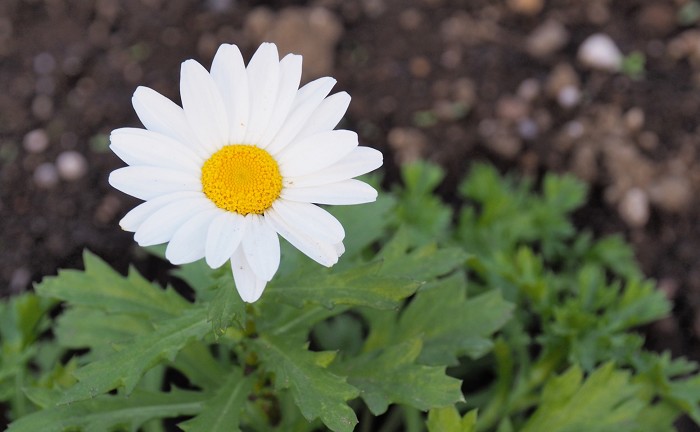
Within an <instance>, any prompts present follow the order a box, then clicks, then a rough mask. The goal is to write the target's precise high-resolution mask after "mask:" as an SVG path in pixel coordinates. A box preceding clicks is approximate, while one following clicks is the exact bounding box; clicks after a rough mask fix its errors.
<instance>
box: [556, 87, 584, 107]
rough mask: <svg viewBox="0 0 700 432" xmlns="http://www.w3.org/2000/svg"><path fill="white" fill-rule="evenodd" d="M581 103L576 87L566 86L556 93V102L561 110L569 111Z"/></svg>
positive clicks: (579, 91) (579, 92) (579, 93)
mask: <svg viewBox="0 0 700 432" xmlns="http://www.w3.org/2000/svg"><path fill="white" fill-rule="evenodd" d="M580 101H581V90H579V88H578V87H577V86H573V85H568V86H566V87H564V88H562V89H561V90H559V93H557V102H558V103H559V105H560V106H561V107H562V108H566V109H570V108H573V107H575V106H576V105H578V104H579V102H580Z"/></svg>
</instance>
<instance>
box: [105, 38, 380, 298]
mask: <svg viewBox="0 0 700 432" xmlns="http://www.w3.org/2000/svg"><path fill="white" fill-rule="evenodd" d="M301 65H302V58H301V56H299V55H295V54H289V55H287V56H285V57H284V58H283V59H282V60H280V59H279V55H278V52H277V47H276V46H275V45H274V44H272V43H264V44H262V45H261V46H260V48H258V50H257V51H256V52H255V54H254V55H253V57H252V59H251V60H250V63H249V64H248V66H247V67H246V66H245V64H244V62H243V57H242V56H241V52H240V50H239V49H238V47H236V46H235V45H222V46H221V47H220V48H219V50H218V51H217V53H216V56H215V57H214V61H213V63H212V66H211V71H209V72H208V71H207V70H206V69H205V68H204V67H203V66H202V65H200V64H199V63H197V62H196V61H194V60H188V61H186V62H184V63H183V64H182V68H181V77H180V94H181V97H182V108H180V107H179V106H177V105H176V104H175V103H173V102H172V101H170V100H169V99H167V98H165V97H164V96H162V95H160V94H159V93H157V92H156V91H154V90H152V89H150V88H147V87H139V88H138V89H137V90H136V92H135V93H134V97H133V105H134V109H135V110H136V113H137V114H138V116H139V119H140V120H141V122H142V123H143V124H144V126H145V127H146V129H135V128H122V129H117V130H115V131H113V132H112V134H111V137H110V140H111V145H110V148H111V149H112V150H113V151H114V153H116V154H117V155H118V156H119V157H120V158H121V159H122V160H123V161H124V162H126V163H127V164H129V165H130V166H128V167H126V168H121V169H118V170H116V171H114V172H113V173H112V174H111V175H110V177H109V183H110V184H111V185H112V186H114V187H115V188H117V189H119V190H121V191H122V192H124V193H127V194H129V195H132V196H134V197H136V198H139V199H142V200H145V202H144V203H143V204H141V205H139V206H138V207H136V208H134V209H133V210H132V211H131V212H129V213H128V214H127V215H126V216H125V217H124V218H123V219H122V220H121V222H120V225H121V227H122V228H123V229H124V230H127V231H132V232H134V233H135V235H134V238H135V240H136V241H137V242H138V244H139V245H140V246H152V245H156V244H161V243H166V242H167V243H168V247H167V249H166V251H165V256H166V257H167V259H168V260H169V261H170V262H172V263H173V264H186V263H190V262H193V261H197V260H199V259H202V258H204V259H205V260H206V263H207V264H208V265H209V266H210V267H212V268H218V267H220V266H221V265H223V264H224V263H225V262H226V261H230V262H231V269H232V271H233V278H234V279H235V281H236V289H237V290H238V293H239V294H240V296H241V298H242V299H243V301H246V302H254V301H256V300H258V299H259V298H260V296H261V295H262V293H263V290H264V289H265V285H266V284H267V283H268V282H269V281H270V280H271V279H272V277H273V276H274V275H275V273H276V272H277V269H278V267H279V263H280V244H279V238H278V234H279V235H281V236H282V237H284V238H285V239H286V240H287V241H288V242H289V243H291V244H292V245H294V246H295V247H296V248H298V249H299V250H300V251H302V252H303V253H304V254H306V255H307V256H308V257H310V258H311V259H313V260H314V261H316V262H318V263H319V264H322V265H324V266H327V267H330V266H332V265H334V264H335V263H337V262H338V257H339V256H340V255H341V254H342V253H343V251H344V247H343V238H344V237H345V231H344V230H343V227H342V225H341V224H340V223H339V222H338V220H337V219H336V218H334V217H333V216H332V215H331V214H330V213H328V212H327V211H326V210H324V209H323V208H321V207H319V206H317V205H316V204H335V205H338V204H360V203H367V202H372V201H374V200H375V199H376V197H377V192H376V191H375V190H374V189H373V188H372V187H371V186H369V185H367V184H366V183H364V182H362V181H359V180H355V179H354V177H356V176H358V175H361V174H365V173H368V172H370V171H372V170H374V169H376V168H378V167H380V166H381V165H382V154H381V153H380V152H379V151H377V150H375V149H372V148H370V147H361V146H358V139H357V134H356V133H355V132H352V131H348V130H334V128H335V127H336V125H337V124H338V122H339V121H340V120H341V118H342V117H343V115H344V114H345V111H346V110H347V108H348V105H349V103H350V96H349V95H348V94H347V93H346V92H340V93H336V94H334V95H332V96H328V94H329V92H330V91H331V88H332V87H333V85H334V84H335V82H336V81H335V80H334V79H333V78H328V77H324V78H320V79H317V80H315V81H312V82H310V83H308V84H306V85H305V86H303V87H302V88H299V82H300V79H301Z"/></svg>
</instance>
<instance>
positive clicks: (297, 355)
mask: <svg viewBox="0 0 700 432" xmlns="http://www.w3.org/2000/svg"><path fill="white" fill-rule="evenodd" d="M255 344H256V345H257V346H258V350H257V352H258V354H259V355H260V357H261V360H262V366H263V367H264V368H265V369H266V370H268V371H270V372H273V373H274V374H275V378H274V383H275V388H276V389H278V390H281V389H289V390H290V391H291V393H292V397H293V398H294V402H295V403H296V405H297V406H298V407H299V410H300V411H301V413H302V414H303V416H304V417H305V418H306V419H307V420H308V421H312V420H313V419H315V418H320V419H321V420H322V421H323V423H324V424H325V425H326V426H328V428H330V429H331V430H333V431H336V432H350V431H352V430H353V428H354V427H355V425H356V424H357V417H356V416H355V412H354V411H353V410H352V409H351V408H350V407H349V406H348V405H347V403H346V402H345V401H347V400H349V399H353V398H355V397H357V395H358V393H359V392H358V390H357V389H356V388H355V387H353V386H351V385H350V384H348V383H347V382H346V379H345V378H344V377H341V376H338V375H336V374H334V373H332V372H330V371H329V370H328V369H326V367H325V366H326V365H327V364H328V361H329V358H328V354H327V353H313V352H311V351H308V350H306V349H305V348H303V347H299V346H297V345H294V344H293V342H290V341H288V340H287V339H285V338H281V337H277V336H271V335H264V336H260V337H259V338H257V339H255Z"/></svg>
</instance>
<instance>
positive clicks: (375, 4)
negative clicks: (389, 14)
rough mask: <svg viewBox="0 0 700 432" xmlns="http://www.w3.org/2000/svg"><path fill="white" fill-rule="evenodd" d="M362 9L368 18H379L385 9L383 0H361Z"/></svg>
mask: <svg viewBox="0 0 700 432" xmlns="http://www.w3.org/2000/svg"><path fill="white" fill-rule="evenodd" d="M362 9H363V10H364V11H365V14H367V16H368V17H370V18H379V17H380V16H382V15H383V14H384V12H385V11H386V4H385V3H384V0H362Z"/></svg>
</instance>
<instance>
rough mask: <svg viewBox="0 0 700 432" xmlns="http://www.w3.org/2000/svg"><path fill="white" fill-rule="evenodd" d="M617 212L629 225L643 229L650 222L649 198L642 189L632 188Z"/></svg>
mask: <svg viewBox="0 0 700 432" xmlns="http://www.w3.org/2000/svg"><path fill="white" fill-rule="evenodd" d="M617 210H618V212H619V213H620V217H621V218H622V220H624V221H625V222H626V223H627V225H629V226H631V227H633V228H640V227H643V226H644V225H646V224H647V222H648V221H649V198H648V197H647V194H646V193H645V192H644V191H643V190H642V189H640V188H632V189H630V190H628V191H627V192H625V194H624V195H623V196H622V200H621V201H620V205H619V206H618V209H617Z"/></svg>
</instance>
